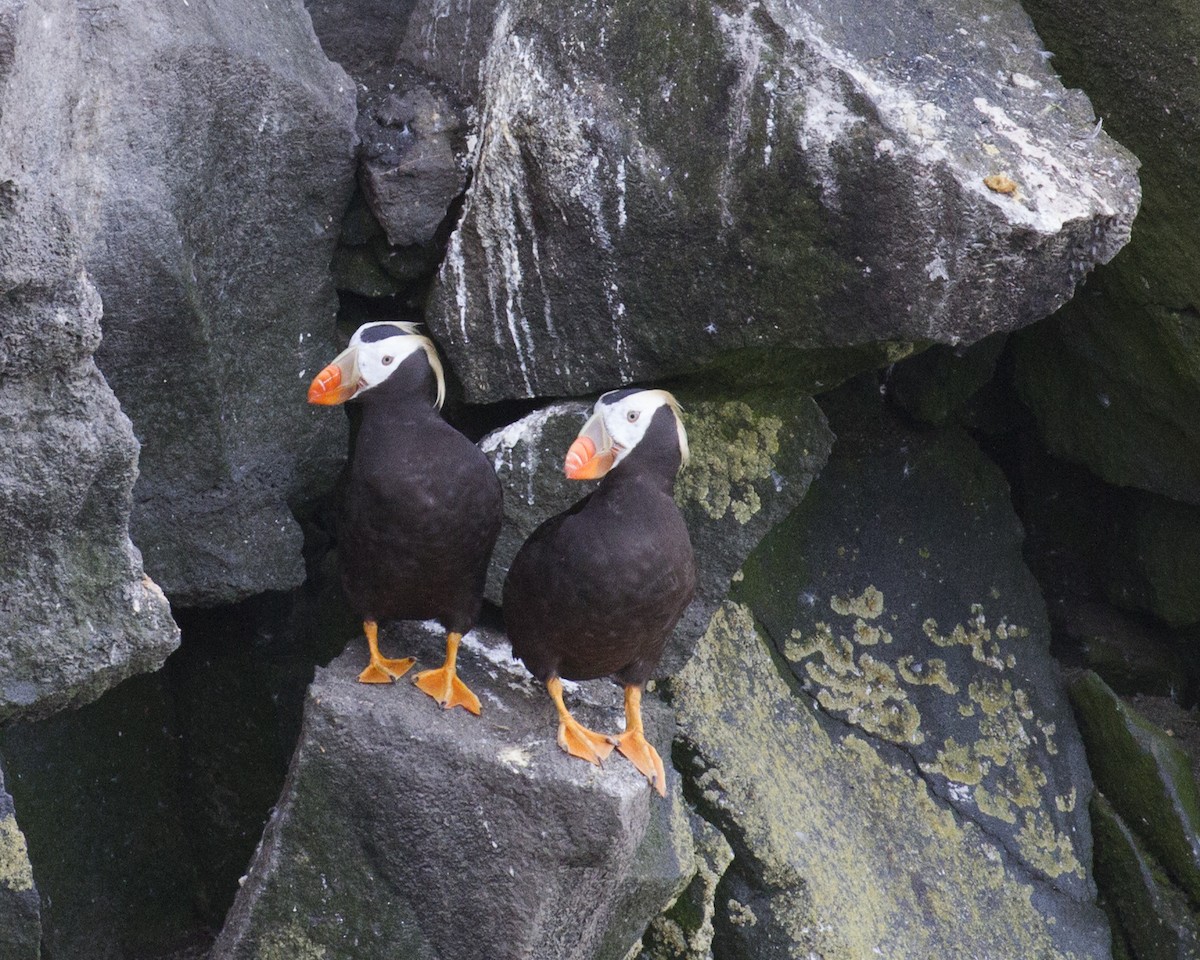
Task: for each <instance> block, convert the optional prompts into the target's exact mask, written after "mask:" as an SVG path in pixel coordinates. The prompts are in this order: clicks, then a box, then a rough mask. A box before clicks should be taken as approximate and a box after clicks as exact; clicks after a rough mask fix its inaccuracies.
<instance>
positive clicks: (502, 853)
mask: <svg viewBox="0 0 1200 960" xmlns="http://www.w3.org/2000/svg"><path fill="white" fill-rule="evenodd" d="M476 639H478V641H479V642H478V643H476V642H475V640H476ZM383 645H384V648H385V650H388V651H389V652H391V653H395V654H399V653H400V652H401V651H403V652H404V653H414V654H416V655H417V656H418V657H419V658H420V659H421V660H422V661H425V662H428V663H430V664H431V665H433V664H434V663H436V662H440V658H441V654H442V646H443V637H442V635H441V634H440V632H436V631H435V632H428V631H425V630H423V629H422V628H421V627H420V626H415V625H409V626H407V627H403V628H400V629H397V630H395V631H392V632H389V633H388V635H387V637H386V638H385V640H384V644H383ZM506 651H507V647H506V644H505V641H504V640H503V638H502V637H500V636H496V635H491V634H488V633H486V632H485V631H476V633H475V634H472V635H470V637H469V638H468V642H467V643H466V644H465V645H464V648H463V650H462V651H461V652H460V657H459V670H460V675H461V676H462V678H463V679H464V680H465V681H466V682H467V683H468V685H470V686H471V688H472V689H473V690H475V692H476V693H477V694H478V695H479V697H480V699H481V700H482V702H483V715H482V716H481V717H473V716H471V715H469V714H467V713H465V712H464V711H461V710H454V711H451V712H442V711H440V710H439V709H438V708H437V707H436V705H434V703H433V702H432V701H431V700H430V699H429V698H428V697H427V696H425V695H424V694H423V693H421V692H419V691H418V690H416V689H415V688H413V686H412V685H411V684H410V683H409V682H408V681H407V679H405V680H401V681H400V682H398V683H397V684H395V685H394V686H382V687H379V686H368V685H364V684H360V683H358V682H357V680H356V679H355V678H356V676H357V673H358V671H359V669H361V667H362V664H363V663H364V662H365V657H366V653H365V648H364V645H363V644H361V643H354V644H352V645H351V646H350V647H349V649H348V650H347V652H346V653H345V654H343V655H342V656H341V657H340V658H338V659H337V660H335V661H334V662H333V663H332V664H331V665H330V666H329V667H328V668H327V669H324V670H320V671H318V674H317V679H316V680H315V681H314V683H313V685H312V687H311V689H310V693H309V698H308V702H307V705H306V709H305V720H304V728H303V731H302V734H301V738H300V745H299V747H298V748H297V751H296V754H295V757H294V758H293V762H292V769H291V772H290V774H289V778H288V783H287V785H286V787H285V790H284V794H283V798H282V799H281V801H280V803H279V805H278V807H277V808H276V811H275V813H274V815H273V816H272V819H271V821H270V823H269V824H268V826H267V830H266V833H265V835H264V838H263V842H262V845H261V847H260V849H259V851H258V853H257V854H256V856H255V858H254V861H253V863H252V864H251V867H250V871H249V875H248V877H247V879H246V882H245V884H244V886H243V887H242V889H241V891H240V893H239V894H238V898H237V900H236V902H235V904H234V906H233V909H232V910H231V911H230V914H229V917H228V919H227V921H226V925H225V928H224V930H223V931H222V933H221V936H220V938H219V939H218V941H217V943H216V945H215V947H214V950H213V952H212V954H211V956H212V958H213V960H232V958H261V960H267V958H272V957H280V958H282V957H296V956H322V957H324V958H325V960H336V958H345V960H375V958H378V960H385V958H386V960H391V958H394V957H397V956H405V957H408V956H411V957H422V958H426V960H436V958H444V960H451V958H459V957H470V956H478V955H481V953H480V951H481V950H482V951H483V954H482V955H486V956H487V957H489V958H495V960H505V958H513V960H516V958H535V960H551V958H554V960H584V958H589V960H590V958H598V960H599V958H604V960H622V958H623V957H625V956H626V955H627V954H628V952H629V950H630V948H631V947H632V946H633V945H634V944H635V943H636V942H637V941H638V939H639V938H640V936H641V935H642V933H643V931H644V930H645V927H646V925H647V924H648V923H649V922H650V920H651V919H652V918H653V917H654V916H655V915H656V914H658V913H659V912H660V911H661V910H662V909H663V907H665V906H666V905H667V904H668V903H669V902H671V900H673V899H674V897H675V896H676V894H678V892H679V891H680V889H681V888H682V887H683V886H684V885H685V884H686V883H687V881H688V880H689V879H690V877H691V875H692V873H693V870H694V865H693V862H692V849H691V834H690V831H689V829H688V824H687V819H686V817H685V816H684V811H683V807H682V798H681V795H680V792H679V781H678V777H677V776H676V775H675V774H674V773H673V772H672V771H670V770H668V773H667V777H668V787H669V792H668V799H666V800H663V799H661V798H660V797H659V796H658V795H657V793H655V792H654V791H653V789H652V788H651V787H650V785H649V784H648V783H647V782H646V779H645V778H644V777H643V776H642V775H641V774H639V773H638V772H637V771H636V770H635V769H634V768H633V766H632V765H631V764H629V763H628V762H626V761H625V760H624V759H623V758H621V757H619V756H617V755H615V754H614V756H613V758H612V759H610V760H609V761H607V762H606V763H605V765H604V767H602V768H601V767H593V766H591V765H590V764H587V763H584V762H583V761H580V760H576V759H573V758H571V757H568V756H567V755H566V754H565V753H563V752H562V750H560V749H559V747H558V746H557V744H556V743H555V731H556V727H557V722H556V717H555V713H554V709H553V707H552V705H551V702H550V699H549V697H547V696H546V694H545V692H544V690H542V689H541V687H540V685H538V684H535V683H532V682H531V681H530V679H529V677H528V674H526V673H525V672H524V671H523V670H522V669H521V667H520V666H519V664H517V663H516V662H515V661H512V660H511V659H510V658H509V657H508V656H507V652H506ZM568 701H569V703H570V705H571V707H572V710H573V711H576V712H577V715H578V716H579V717H580V719H581V720H582V721H583V722H584V723H587V724H588V725H589V726H592V727H593V729H602V730H611V729H614V725H616V724H618V723H619V718H620V716H621V713H620V708H619V690H618V688H616V687H615V686H613V685H612V684H608V683H604V682H597V683H593V684H585V685H581V686H580V687H579V688H578V690H577V691H576V693H575V694H573V695H572V694H568ZM646 721H647V731H648V736H649V738H650V739H651V740H652V741H653V742H655V743H656V744H657V745H658V747H659V750H660V752H661V753H663V754H664V755H666V753H667V744H668V743H669V741H670V737H671V731H672V729H673V724H672V722H671V718H670V713H669V711H667V710H665V709H664V708H663V707H662V705H661V704H659V703H657V702H656V701H655V700H654V698H650V699H649V700H648V701H647V710H646Z"/></svg>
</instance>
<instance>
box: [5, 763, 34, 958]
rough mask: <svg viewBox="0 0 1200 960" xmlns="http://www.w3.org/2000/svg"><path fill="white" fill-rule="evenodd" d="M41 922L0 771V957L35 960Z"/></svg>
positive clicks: (25, 853)
mask: <svg viewBox="0 0 1200 960" xmlns="http://www.w3.org/2000/svg"><path fill="white" fill-rule="evenodd" d="M41 939H42V922H41V912H40V903H39V899H38V891H37V888H36V887H35V886H34V884H33V867H32V865H31V864H30V863H29V850H28V848H27V847H26V844H25V835H24V834H23V833H21V828H20V827H19V826H18V825H17V817H16V811H15V810H14V809H13V802H12V797H10V796H9V795H8V793H7V792H6V790H5V788H4V775H3V772H2V771H0V954H3V956H4V957H5V958H6V960H38V957H40V956H41V950H40V948H41Z"/></svg>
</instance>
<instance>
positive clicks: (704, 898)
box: [637, 813, 733, 960]
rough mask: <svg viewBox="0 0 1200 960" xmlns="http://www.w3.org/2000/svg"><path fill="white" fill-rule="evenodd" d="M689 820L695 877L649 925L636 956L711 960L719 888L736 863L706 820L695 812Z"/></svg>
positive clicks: (650, 959)
mask: <svg viewBox="0 0 1200 960" xmlns="http://www.w3.org/2000/svg"><path fill="white" fill-rule="evenodd" d="M690 820H691V824H692V836H693V838H694V839H695V842H696V875H695V876H694V877H693V878H692V882H691V883H689V884H688V886H687V889H685V890H684V891H683V893H681V894H680V895H679V899H678V900H676V901H675V902H674V903H673V904H672V905H671V906H670V907H669V908H668V909H667V910H666V911H664V912H663V914H662V915H661V916H658V917H655V919H654V921H653V922H652V923H651V924H650V928H649V929H648V930H647V931H646V936H645V937H643V938H642V951H641V953H639V954H638V955H637V956H639V957H645V958H646V960H712V956H713V953H712V941H713V918H714V917H715V916H716V914H717V902H716V899H717V886H718V884H719V883H720V882H721V879H722V877H724V875H725V871H726V870H727V869H729V864H730V863H731V862H732V861H733V849H732V848H731V847H730V846H729V842H728V841H727V840H726V839H725V836H724V834H722V833H721V831H720V830H718V829H717V828H716V827H714V826H713V825H712V824H711V823H709V822H708V821H707V820H704V819H703V818H701V817H699V816H697V815H696V814H694V813H693V814H690Z"/></svg>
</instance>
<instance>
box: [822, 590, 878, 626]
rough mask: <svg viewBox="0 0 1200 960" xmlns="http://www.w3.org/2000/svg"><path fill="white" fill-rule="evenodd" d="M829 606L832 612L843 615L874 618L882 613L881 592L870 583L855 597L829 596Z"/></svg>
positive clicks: (867, 618)
mask: <svg viewBox="0 0 1200 960" xmlns="http://www.w3.org/2000/svg"><path fill="white" fill-rule="evenodd" d="M829 606H831V607H832V608H833V612H834V613H840V614H841V615H842V616H843V617H861V618H862V619H864V620H874V619H875V618H876V617H878V616H879V615H880V614H881V613H883V594H882V593H880V591H879V590H878V589H876V588H875V586H874V585H872V586H868V587H867V588H866V589H865V590H863V592H862V593H861V594H859V595H858V596H857V597H849V598H846V597H830V598H829Z"/></svg>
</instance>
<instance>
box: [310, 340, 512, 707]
mask: <svg viewBox="0 0 1200 960" xmlns="http://www.w3.org/2000/svg"><path fill="white" fill-rule="evenodd" d="M445 391H446V387H445V380H444V377H443V374H442V364H441V361H440V360H439V359H438V355H437V351H436V350H435V349H434V346H433V343H432V341H430V340H429V339H427V338H426V337H423V336H421V335H420V334H418V333H417V332H416V328H415V325H414V324H411V323H402V322H389V321H383V322H375V323H367V324H364V325H363V326H362V327H360V328H359V329H358V330H357V331H356V332H355V334H354V336H353V337H351V338H350V345H349V346H348V347H347V348H346V350H345V351H343V352H342V353H341V354H339V355H338V356H337V358H336V359H334V360H333V362H332V363H330V364H329V365H328V366H327V367H326V368H325V369H324V370H322V371H321V372H320V373H319V374H318V375H317V377H316V379H314V380H313V382H312V385H311V386H310V387H309V389H308V402H309V403H317V404H325V405H332V404H340V403H344V402H345V401H347V400H351V399H354V400H358V401H360V402H361V403H362V406H363V416H362V423H361V426H360V428H359V432H358V439H357V442H356V444H355V448H354V459H353V461H352V462H351V465H350V476H349V481H348V483H347V487H346V496H345V504H344V507H343V512H342V521H341V525H340V537H339V539H340V547H339V550H338V554H339V559H340V562H341V571H342V587H343V589H344V590H345V592H346V596H347V597H348V598H349V600H350V603H351V605H352V606H353V607H354V609H355V611H356V612H357V613H358V614H359V616H360V617H362V620H363V632H364V633H365V634H366V636H367V644H368V645H369V646H370V649H371V662H370V663H369V664H368V665H367V667H366V669H364V670H363V672H362V673H361V674H359V677H358V679H359V680H360V681H362V682H363V683H389V682H391V680H392V679H393V678H395V677H401V676H403V675H404V674H405V673H406V672H407V671H408V669H409V668H410V667H411V666H412V665H413V659H412V658H411V657H408V658H405V659H403V660H389V659H387V658H385V657H383V656H382V655H381V654H380V652H379V643H378V639H377V632H378V623H379V621H381V620H388V619H395V620H437V621H439V622H440V623H441V624H442V626H443V627H444V628H445V629H446V631H447V632H448V637H447V639H446V661H445V663H444V664H443V665H442V666H441V667H439V668H438V669H436V670H426V671H424V672H422V673H419V674H417V676H416V677H415V682H416V685H417V686H418V687H420V688H421V689H422V690H423V691H424V692H425V693H427V694H429V695H430V696H431V697H433V698H434V699H435V700H437V701H438V703H440V704H441V705H442V706H443V707H445V708H447V709H449V708H450V707H454V706H462V707H465V708H466V709H467V710H469V711H470V712H471V713H474V714H478V713H479V710H480V706H479V698H478V697H476V696H475V694H474V693H472V692H471V690H470V689H469V688H468V687H467V685H466V684H465V683H463V682H462V681H461V680H460V679H459V678H458V676H457V674H456V672H455V661H456V658H457V655H458V645H459V641H460V640H461V639H462V635H463V634H464V633H466V632H467V631H468V630H470V629H471V627H472V626H474V624H475V618H476V617H478V616H479V609H480V606H481V605H482V597H483V585H484V580H485V577H486V575H487V566H488V559H489V558H490V557H491V553H492V547H493V546H495V543H496V537H497V535H498V534H499V532H500V516H501V496H502V494H501V488H500V481H499V480H498V479H497V478H496V474H495V471H493V469H492V466H491V464H490V463H489V461H488V459H487V457H486V456H485V455H484V454H483V453H482V452H481V451H480V449H479V448H478V447H476V446H475V444H473V443H472V442H471V441H470V440H468V439H467V438H466V437H464V436H463V435H462V434H461V433H459V432H458V431H457V430H455V429H454V428H453V427H452V426H450V424H448V423H446V421H445V420H443V419H442V417H441V414H440V413H439V412H438V409H439V408H440V407H441V405H442V400H443V399H444V398H445Z"/></svg>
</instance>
